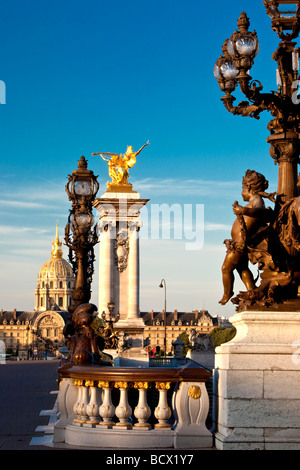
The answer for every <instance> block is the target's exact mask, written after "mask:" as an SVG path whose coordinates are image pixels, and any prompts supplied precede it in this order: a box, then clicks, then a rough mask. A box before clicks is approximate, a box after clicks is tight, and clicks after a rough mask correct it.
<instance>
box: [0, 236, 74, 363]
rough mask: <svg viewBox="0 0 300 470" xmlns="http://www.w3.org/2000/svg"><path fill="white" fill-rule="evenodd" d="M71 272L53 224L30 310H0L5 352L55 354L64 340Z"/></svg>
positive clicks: (22, 356)
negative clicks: (49, 250) (50, 240)
mask: <svg viewBox="0 0 300 470" xmlns="http://www.w3.org/2000/svg"><path fill="white" fill-rule="evenodd" d="M74 282H75V278H74V274H73V271H72V268H71V266H70V264H69V263H68V262H67V261H66V260H65V259H64V258H63V252H62V242H61V241H60V240H59V236H58V227H56V236H55V240H53V241H52V251H51V258H49V259H48V261H46V263H44V264H43V266H42V268H41V270H40V272H39V274H38V279H37V287H36V289H35V307H34V310H33V311H17V309H14V310H12V311H4V310H3V309H2V310H0V342H1V344H2V345H4V346H5V350H6V352H10V353H13V354H16V355H17V356H18V357H19V358H21V359H23V358H24V359H27V358H29V357H33V358H35V357H36V358H41V357H44V353H45V351H46V352H47V354H48V355H54V356H55V354H57V351H58V350H59V349H60V348H61V347H62V346H63V345H64V344H65V338H64V334H63V330H64V326H65V324H66V321H67V318H68V315H69V313H68V306H69V305H70V302H71V294H72V289H73V287H74Z"/></svg>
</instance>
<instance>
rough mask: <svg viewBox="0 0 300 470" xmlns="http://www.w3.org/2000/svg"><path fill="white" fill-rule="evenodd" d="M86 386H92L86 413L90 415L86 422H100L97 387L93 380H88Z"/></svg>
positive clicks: (91, 423)
mask: <svg viewBox="0 0 300 470" xmlns="http://www.w3.org/2000/svg"><path fill="white" fill-rule="evenodd" d="M85 386H86V387H89V388H90V393H89V394H90V401H89V403H88V405H87V407H86V414H87V415H88V417H89V420H87V421H86V424H90V425H93V424H95V425H96V424H99V421H100V416H99V404H98V400H97V387H95V384H94V381H93V380H86V381H85Z"/></svg>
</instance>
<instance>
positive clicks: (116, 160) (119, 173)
mask: <svg viewBox="0 0 300 470" xmlns="http://www.w3.org/2000/svg"><path fill="white" fill-rule="evenodd" d="M146 145H150V142H149V140H148V141H147V142H146V143H145V144H144V145H143V146H142V147H141V148H140V149H139V150H138V151H137V152H133V148H132V146H131V145H127V150H126V152H125V153H124V154H122V153H121V154H120V155H119V154H117V153H107V152H97V153H92V155H100V157H101V158H103V160H104V161H106V162H108V174H109V176H110V177H111V179H112V181H111V182H108V183H107V187H108V188H110V187H111V186H112V185H120V186H121V185H127V184H128V177H129V172H128V169H129V168H132V167H133V166H134V165H135V164H136V157H137V156H138V155H139V154H140V153H141V151H142V150H143V149H144V148H145V147H146ZM106 157H110V158H106Z"/></svg>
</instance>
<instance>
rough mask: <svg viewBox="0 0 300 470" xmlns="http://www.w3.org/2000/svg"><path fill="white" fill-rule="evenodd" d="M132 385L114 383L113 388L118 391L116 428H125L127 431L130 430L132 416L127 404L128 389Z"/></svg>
mask: <svg viewBox="0 0 300 470" xmlns="http://www.w3.org/2000/svg"><path fill="white" fill-rule="evenodd" d="M131 386H132V385H131V384H130V383H128V382H116V383H115V388H119V389H120V401H119V404H118V406H117V408H116V416H117V418H119V422H118V423H116V426H125V427H126V428H127V429H131V428H132V424H131V423H130V421H129V420H130V418H131V414H132V408H131V406H130V405H129V402H128V388H129V387H131Z"/></svg>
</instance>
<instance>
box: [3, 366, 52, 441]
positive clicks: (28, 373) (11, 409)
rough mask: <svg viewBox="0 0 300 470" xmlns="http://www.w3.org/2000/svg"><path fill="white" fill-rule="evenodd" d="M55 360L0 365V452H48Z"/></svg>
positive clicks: (50, 434) (50, 433)
mask: <svg viewBox="0 0 300 470" xmlns="http://www.w3.org/2000/svg"><path fill="white" fill-rule="evenodd" d="M58 364H59V363H58V361H56V360H53V361H51V360H48V361H43V360H42V361H7V362H6V363H5V364H0V384H1V386H0V450H25V449H27V450H34V449H38V450H43V449H45V450H46V449H47V450H49V449H51V447H49V444H51V443H52V436H53V424H54V422H55V420H56V413H57V408H56V401H57V393H58V382H57V368H58Z"/></svg>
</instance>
